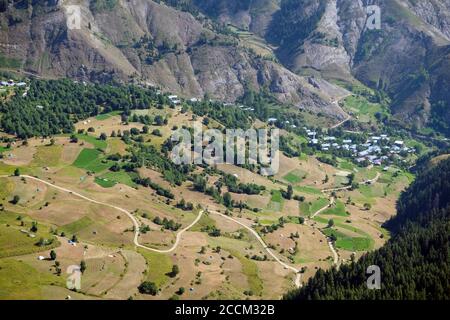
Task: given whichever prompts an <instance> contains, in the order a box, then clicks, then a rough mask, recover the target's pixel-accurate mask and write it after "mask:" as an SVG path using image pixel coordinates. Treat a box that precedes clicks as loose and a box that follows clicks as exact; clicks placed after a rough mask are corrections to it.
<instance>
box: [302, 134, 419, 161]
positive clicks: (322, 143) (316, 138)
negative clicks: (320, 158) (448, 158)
mask: <svg viewBox="0 0 450 320" xmlns="http://www.w3.org/2000/svg"><path fill="white" fill-rule="evenodd" d="M303 129H304V130H305V131H306V135H307V137H308V144H309V145H310V146H314V147H316V148H317V149H319V150H321V151H325V152H332V151H334V150H345V151H349V152H350V153H351V155H352V160H354V161H355V162H357V163H363V162H366V161H367V162H368V163H370V164H372V165H377V166H381V165H388V164H390V163H392V159H393V158H398V159H399V158H402V156H401V155H405V154H413V153H415V152H416V149H415V148H409V147H407V146H406V145H405V142H404V141H403V140H394V139H392V138H391V137H389V136H388V135H387V134H382V135H380V136H370V137H369V138H368V139H367V140H366V141H365V142H364V143H355V142H354V141H353V140H351V139H339V138H337V137H334V136H327V135H323V136H322V135H319V134H318V133H317V132H316V131H313V130H310V129H308V128H306V127H304V128H303Z"/></svg>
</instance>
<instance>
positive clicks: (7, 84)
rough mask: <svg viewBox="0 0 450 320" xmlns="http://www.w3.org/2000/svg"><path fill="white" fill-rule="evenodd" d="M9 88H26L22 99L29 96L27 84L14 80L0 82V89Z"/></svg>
mask: <svg viewBox="0 0 450 320" xmlns="http://www.w3.org/2000/svg"><path fill="white" fill-rule="evenodd" d="M7 87H17V88H25V92H24V93H23V94H22V97H26V96H27V95H28V90H29V89H30V88H29V87H27V84H26V82H15V81H14V80H8V81H5V80H2V81H0V89H4V88H7Z"/></svg>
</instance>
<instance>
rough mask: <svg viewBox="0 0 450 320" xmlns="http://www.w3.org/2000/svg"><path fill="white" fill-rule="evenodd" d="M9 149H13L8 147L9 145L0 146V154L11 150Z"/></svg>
mask: <svg viewBox="0 0 450 320" xmlns="http://www.w3.org/2000/svg"><path fill="white" fill-rule="evenodd" d="M9 150H11V149H10V148H7V147H3V146H0V154H1V153H3V152H5V151H9Z"/></svg>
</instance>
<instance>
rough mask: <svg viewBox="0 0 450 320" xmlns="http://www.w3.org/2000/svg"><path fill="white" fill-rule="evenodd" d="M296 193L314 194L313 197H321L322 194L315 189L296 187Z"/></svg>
mask: <svg viewBox="0 0 450 320" xmlns="http://www.w3.org/2000/svg"><path fill="white" fill-rule="evenodd" d="M294 190H295V191H298V192H301V193H307V194H313V195H320V194H322V192H321V191H320V190H319V189H317V188H315V187H308V186H297V187H294Z"/></svg>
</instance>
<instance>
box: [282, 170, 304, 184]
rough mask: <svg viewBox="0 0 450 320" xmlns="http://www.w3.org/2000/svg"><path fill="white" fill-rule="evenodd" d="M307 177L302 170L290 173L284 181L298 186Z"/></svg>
mask: <svg viewBox="0 0 450 320" xmlns="http://www.w3.org/2000/svg"><path fill="white" fill-rule="evenodd" d="M304 176H305V172H303V171H301V170H293V171H291V172H289V173H288V174H287V175H285V176H284V177H283V180H285V181H287V182H289V183H291V184H297V183H300V182H302V181H303V177H304Z"/></svg>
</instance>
